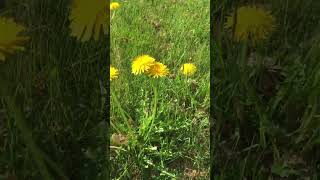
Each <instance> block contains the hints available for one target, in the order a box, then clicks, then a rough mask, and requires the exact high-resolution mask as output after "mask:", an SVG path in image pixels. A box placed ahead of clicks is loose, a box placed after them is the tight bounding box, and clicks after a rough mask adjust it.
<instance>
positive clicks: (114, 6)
mask: <svg viewBox="0 0 320 180" xmlns="http://www.w3.org/2000/svg"><path fill="white" fill-rule="evenodd" d="M119 7H120V4H119V3H117V2H113V3H110V10H116V9H118V8H119Z"/></svg>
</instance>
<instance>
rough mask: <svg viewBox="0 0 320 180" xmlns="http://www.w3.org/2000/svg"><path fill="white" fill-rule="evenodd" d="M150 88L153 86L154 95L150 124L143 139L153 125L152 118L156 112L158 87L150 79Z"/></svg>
mask: <svg viewBox="0 0 320 180" xmlns="http://www.w3.org/2000/svg"><path fill="white" fill-rule="evenodd" d="M152 88H153V93H154V97H153V107H152V115H151V117H150V121H151V122H150V126H149V128H148V132H147V135H146V136H145V139H146V138H147V137H149V134H150V132H151V130H152V128H153V126H154V119H155V117H156V113H157V105H158V88H157V86H156V85H155V81H152Z"/></svg>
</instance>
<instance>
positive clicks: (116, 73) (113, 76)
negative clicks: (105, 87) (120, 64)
mask: <svg viewBox="0 0 320 180" xmlns="http://www.w3.org/2000/svg"><path fill="white" fill-rule="evenodd" d="M118 76H119V70H118V69H117V68H115V67H113V66H110V81H112V80H113V79H117V78H118Z"/></svg>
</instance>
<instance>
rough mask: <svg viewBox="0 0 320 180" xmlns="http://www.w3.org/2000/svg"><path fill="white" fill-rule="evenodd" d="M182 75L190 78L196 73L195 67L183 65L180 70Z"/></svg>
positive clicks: (190, 64)
mask: <svg viewBox="0 0 320 180" xmlns="http://www.w3.org/2000/svg"><path fill="white" fill-rule="evenodd" d="M180 70H181V72H182V74H184V75H186V76H191V75H193V74H194V73H195V72H196V71H197V67H196V66H195V65H194V64H193V63H186V64H183V65H182V67H181V68H180Z"/></svg>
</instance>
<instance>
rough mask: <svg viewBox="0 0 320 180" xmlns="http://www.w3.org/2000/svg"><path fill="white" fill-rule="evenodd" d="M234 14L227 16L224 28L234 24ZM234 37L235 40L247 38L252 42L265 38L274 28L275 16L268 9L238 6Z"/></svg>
mask: <svg viewBox="0 0 320 180" xmlns="http://www.w3.org/2000/svg"><path fill="white" fill-rule="evenodd" d="M234 19H235V17H234V14H232V15H230V16H229V17H227V22H226V23H225V28H226V29H232V28H233V26H234V23H235V22H234ZM234 28H235V29H234V38H235V40H236V41H243V40H248V39H249V37H250V38H252V40H253V42H255V41H257V40H264V39H267V38H268V36H269V35H270V34H271V32H272V31H274V29H275V18H274V17H273V16H272V15H271V13H270V12H269V11H266V10H264V9H262V8H257V7H247V6H244V7H240V8H239V9H238V10H237V19H236V24H235V27H234Z"/></svg>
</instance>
